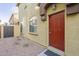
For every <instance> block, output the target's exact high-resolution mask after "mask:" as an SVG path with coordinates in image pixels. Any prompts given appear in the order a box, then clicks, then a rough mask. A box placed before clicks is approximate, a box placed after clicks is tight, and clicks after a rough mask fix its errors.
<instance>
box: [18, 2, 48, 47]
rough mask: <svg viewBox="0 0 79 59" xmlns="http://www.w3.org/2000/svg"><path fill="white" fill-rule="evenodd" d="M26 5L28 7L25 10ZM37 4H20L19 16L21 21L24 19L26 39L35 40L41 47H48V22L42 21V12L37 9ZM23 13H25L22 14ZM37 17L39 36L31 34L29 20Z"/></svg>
mask: <svg viewBox="0 0 79 59" xmlns="http://www.w3.org/2000/svg"><path fill="white" fill-rule="evenodd" d="M25 5H26V6H27V8H26V9H24V7H25ZM36 6H37V4H31V3H30V4H20V6H19V15H20V21H22V19H23V21H22V22H23V34H24V36H25V37H27V38H29V39H30V40H33V41H35V42H37V43H39V44H41V45H44V46H48V44H47V21H45V22H43V21H41V19H40V11H39V9H35V7H36ZM22 11H23V12H22ZM33 16H36V17H37V18H38V19H37V33H36V34H37V35H34V33H30V32H29V20H30V19H31V18H32V17H33Z"/></svg>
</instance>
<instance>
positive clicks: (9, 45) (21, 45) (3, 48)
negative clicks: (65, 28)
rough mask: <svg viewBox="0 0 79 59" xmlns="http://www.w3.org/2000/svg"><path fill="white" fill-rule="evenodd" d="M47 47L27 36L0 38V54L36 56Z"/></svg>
mask: <svg viewBox="0 0 79 59" xmlns="http://www.w3.org/2000/svg"><path fill="white" fill-rule="evenodd" d="M45 49H46V48H45V47H44V46H41V45H39V44H37V43H35V42H33V41H31V40H28V39H26V38H22V37H21V38H5V39H0V56H36V55H38V54H40V53H41V52H42V51H44V50H45Z"/></svg>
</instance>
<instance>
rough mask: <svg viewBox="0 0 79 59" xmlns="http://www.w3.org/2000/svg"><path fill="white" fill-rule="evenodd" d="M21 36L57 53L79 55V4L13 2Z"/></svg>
mask: <svg viewBox="0 0 79 59" xmlns="http://www.w3.org/2000/svg"><path fill="white" fill-rule="evenodd" d="M17 6H18V8H19V20H20V25H21V28H22V33H21V34H22V35H23V36H24V37H26V38H28V39H30V40H33V41H35V42H37V43H39V44H41V45H43V46H46V47H47V48H48V49H50V50H51V51H54V52H56V53H59V54H60V55H79V52H78V50H79V47H78V45H79V43H78V41H79V36H78V35H79V27H78V25H79V23H78V22H79V20H78V19H79V4H60V3H57V4H56V3H50V4H49V3H46V4H45V3H41V4H38V3H36V4H31V3H26V4H22V3H21V4H17Z"/></svg>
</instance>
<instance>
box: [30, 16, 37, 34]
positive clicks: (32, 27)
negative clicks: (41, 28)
mask: <svg viewBox="0 0 79 59" xmlns="http://www.w3.org/2000/svg"><path fill="white" fill-rule="evenodd" d="M29 32H34V33H36V32H37V17H32V18H31V19H30V21H29Z"/></svg>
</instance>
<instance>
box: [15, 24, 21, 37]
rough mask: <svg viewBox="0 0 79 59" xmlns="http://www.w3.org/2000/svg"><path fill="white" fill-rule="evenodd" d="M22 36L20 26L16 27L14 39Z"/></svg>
mask: <svg viewBox="0 0 79 59" xmlns="http://www.w3.org/2000/svg"><path fill="white" fill-rule="evenodd" d="M17 36H20V26H19V25H14V37H17Z"/></svg>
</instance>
